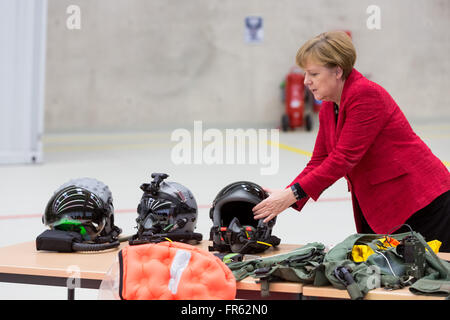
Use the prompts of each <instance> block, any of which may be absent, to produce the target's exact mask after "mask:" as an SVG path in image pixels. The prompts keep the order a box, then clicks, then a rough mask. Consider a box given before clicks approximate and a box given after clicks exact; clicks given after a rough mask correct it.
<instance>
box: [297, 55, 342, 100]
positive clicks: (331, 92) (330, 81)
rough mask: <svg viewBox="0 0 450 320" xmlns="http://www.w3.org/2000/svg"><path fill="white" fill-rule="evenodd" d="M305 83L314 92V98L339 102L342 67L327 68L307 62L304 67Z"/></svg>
mask: <svg viewBox="0 0 450 320" xmlns="http://www.w3.org/2000/svg"><path fill="white" fill-rule="evenodd" d="M304 71H305V81H304V83H305V85H306V86H307V87H308V88H309V90H311V92H312V93H313V94H314V98H315V99H316V100H323V101H334V102H336V103H337V104H339V103H340V98H341V92H342V86H343V81H342V69H341V68H339V67H334V68H327V67H325V66H323V65H320V64H317V63H314V62H310V61H309V62H308V63H307V64H306V66H305V68H304Z"/></svg>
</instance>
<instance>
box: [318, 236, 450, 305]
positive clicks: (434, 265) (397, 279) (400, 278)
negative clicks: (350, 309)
mask: <svg viewBox="0 0 450 320" xmlns="http://www.w3.org/2000/svg"><path fill="white" fill-rule="evenodd" d="M408 235H414V236H415V237H416V238H417V239H418V240H419V241H420V243H421V244H422V245H423V246H424V247H425V248H426V249H427V250H426V251H425V261H424V274H423V276H422V277H421V278H419V279H414V278H412V277H411V276H410V274H409V273H408V272H407V270H408V269H407V267H408V265H407V263H405V261H404V259H403V257H402V256H401V255H399V253H398V252H397V250H396V247H389V246H388V247H385V248H384V250H380V247H379V245H381V242H379V240H377V239H380V238H383V237H385V236H386V235H383V234H353V235H351V236H349V237H347V238H346V239H345V240H344V241H342V242H341V243H339V244H337V245H336V246H335V247H333V248H332V249H330V250H329V251H328V252H327V253H326V254H325V257H324V260H323V263H322V264H321V265H320V266H319V267H318V270H316V273H315V275H316V277H315V279H314V285H316V286H322V285H329V284H332V285H333V286H334V287H336V288H339V289H347V291H348V292H349V295H350V297H351V298H352V299H361V298H363V297H364V296H365V294H366V293H367V292H368V291H369V290H371V289H374V288H376V287H380V286H381V287H385V288H387V289H399V288H402V287H405V286H411V287H410V291H411V292H413V293H415V294H418V293H423V294H444V295H449V294H450V290H449V289H450V288H449V287H450V265H449V263H448V262H446V261H445V260H442V259H440V258H439V257H437V255H436V254H435V253H434V251H433V250H432V249H431V248H430V247H429V246H428V244H427V243H426V241H425V239H424V238H423V237H422V236H421V235H420V234H419V233H417V232H405V233H400V234H393V235H389V237H391V238H394V239H396V240H398V241H400V240H402V239H403V238H404V237H406V236H408ZM358 244H363V245H368V246H369V247H371V248H372V249H373V250H374V252H375V253H374V254H372V255H370V256H369V257H368V258H367V260H366V261H364V262H359V263H357V262H354V261H353V260H352V255H351V253H352V249H353V246H354V245H358ZM342 266H344V267H346V268H347V270H349V271H350V273H351V275H352V277H353V279H354V283H353V284H352V285H349V286H346V285H344V284H343V282H342V281H341V280H340V279H338V277H337V276H336V272H335V270H336V268H338V267H342ZM413 281H414V282H413Z"/></svg>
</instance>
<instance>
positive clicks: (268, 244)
mask: <svg viewBox="0 0 450 320" xmlns="http://www.w3.org/2000/svg"><path fill="white" fill-rule="evenodd" d="M256 243H260V244H265V245H266V246H269V247H272V245H271V244H270V243H267V242H262V241H256Z"/></svg>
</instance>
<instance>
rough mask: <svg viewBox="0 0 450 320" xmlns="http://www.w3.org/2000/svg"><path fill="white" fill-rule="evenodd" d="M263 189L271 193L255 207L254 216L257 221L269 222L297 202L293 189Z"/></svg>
mask: <svg viewBox="0 0 450 320" xmlns="http://www.w3.org/2000/svg"><path fill="white" fill-rule="evenodd" d="M263 189H264V190H265V191H266V192H267V193H269V197H267V198H266V199H264V200H263V201H261V202H260V203H258V204H257V205H256V206H254V207H253V215H254V218H255V219H263V218H264V220H263V222H264V223H267V222H269V221H270V220H272V219H273V218H275V217H276V216H277V215H279V214H280V213H281V212H283V211H284V210H286V209H287V208H289V207H290V206H291V205H292V204H293V203H294V202H296V201H297V200H296V199H295V196H294V193H293V192H292V190H291V188H287V189H282V190H273V189H269V188H263Z"/></svg>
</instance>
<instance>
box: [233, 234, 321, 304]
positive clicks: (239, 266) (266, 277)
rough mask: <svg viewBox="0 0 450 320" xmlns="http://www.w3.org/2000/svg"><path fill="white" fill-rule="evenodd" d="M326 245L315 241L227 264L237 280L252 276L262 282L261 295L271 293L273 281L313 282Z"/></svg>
mask: <svg viewBox="0 0 450 320" xmlns="http://www.w3.org/2000/svg"><path fill="white" fill-rule="evenodd" d="M324 250H325V246H324V245H323V244H322V243H319V242H314V243H308V244H307V245H305V246H303V247H300V248H298V249H295V250H291V251H290V252H288V253H284V254H278V255H274V256H270V257H265V258H260V259H254V260H250V261H240V262H232V263H229V264H227V266H228V267H229V268H230V269H231V271H232V272H233V275H234V277H235V278H236V281H241V280H242V279H244V278H246V277H248V276H252V277H255V278H258V279H259V280H260V282H261V295H262V296H263V297H265V296H268V295H269V283H270V282H272V281H280V280H285V281H290V282H302V283H313V282H314V278H315V271H316V269H317V267H318V266H319V265H320V264H321V262H322V260H323V258H324V255H325V253H324Z"/></svg>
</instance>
